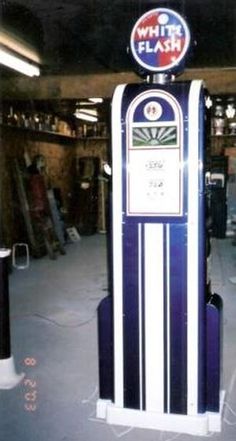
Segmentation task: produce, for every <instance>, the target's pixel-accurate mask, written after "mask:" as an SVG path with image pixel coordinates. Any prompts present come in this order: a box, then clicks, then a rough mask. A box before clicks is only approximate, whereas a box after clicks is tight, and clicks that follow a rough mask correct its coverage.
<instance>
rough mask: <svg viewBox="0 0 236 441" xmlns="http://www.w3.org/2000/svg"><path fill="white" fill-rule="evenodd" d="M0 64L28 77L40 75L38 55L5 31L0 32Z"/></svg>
mask: <svg viewBox="0 0 236 441" xmlns="http://www.w3.org/2000/svg"><path fill="white" fill-rule="evenodd" d="M0 64H3V65H4V66H7V67H9V68H10V69H14V70H16V71H17V72H20V73H23V74H25V75H28V76H30V77H33V76H39V75H40V70H39V67H38V65H39V64H41V59H40V57H39V55H38V53H37V52H36V51H35V50H34V49H33V48H32V47H31V46H30V45H29V44H28V43H26V42H25V41H23V40H21V39H19V38H17V37H15V36H14V35H12V34H11V33H9V32H8V31H7V30H5V29H4V30H2V29H1V30H0Z"/></svg>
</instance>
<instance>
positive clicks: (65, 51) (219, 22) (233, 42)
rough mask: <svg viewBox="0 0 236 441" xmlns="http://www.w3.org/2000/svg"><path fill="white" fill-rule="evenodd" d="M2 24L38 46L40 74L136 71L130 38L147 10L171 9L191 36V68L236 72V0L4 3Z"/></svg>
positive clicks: (23, 0)
mask: <svg viewBox="0 0 236 441" xmlns="http://www.w3.org/2000/svg"><path fill="white" fill-rule="evenodd" d="M0 2H1V7H2V23H3V25H4V27H5V26H6V27H7V28H8V29H11V30H13V31H14V33H15V34H16V35H18V36H20V37H21V38H24V39H25V40H27V41H29V42H30V43H31V44H32V45H33V46H34V47H36V48H37V49H38V50H39V51H40V53H41V55H42V59H43V68H42V74H63V75H64V74H73V73H78V74H86V73H98V72H122V71H127V70H133V69H134V66H133V61H132V59H131V57H130V55H129V54H128V51H127V46H128V44H129V38H130V33H131V30H132V28H133V25H134V23H135V22H136V20H137V19H138V18H139V17H140V16H141V15H142V14H143V13H144V12H145V11H147V10H149V9H152V8H155V7H158V6H164V7H171V8H172V9H175V10H176V11H178V12H180V13H181V15H184V16H185V17H186V20H187V22H188V24H189V26H190V30H191V34H192V45H191V51H190V56H189V58H188V61H187V67H215V66H217V67H235V65H236V33H235V29H236V1H235V0H159V1H154V0H48V1H45V0H0Z"/></svg>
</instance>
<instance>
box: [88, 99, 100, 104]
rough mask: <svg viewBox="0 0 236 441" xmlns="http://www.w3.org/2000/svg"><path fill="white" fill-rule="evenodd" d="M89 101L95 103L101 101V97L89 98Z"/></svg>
mask: <svg viewBox="0 0 236 441" xmlns="http://www.w3.org/2000/svg"><path fill="white" fill-rule="evenodd" d="M89 101H92V103H95V104H98V103H103V98H89Z"/></svg>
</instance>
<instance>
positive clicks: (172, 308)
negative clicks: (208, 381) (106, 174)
mask: <svg viewBox="0 0 236 441" xmlns="http://www.w3.org/2000/svg"><path fill="white" fill-rule="evenodd" d="M201 95H202V92H201V86H200V85H199V82H198V83H196V84H195V83H180V84H173V85H170V86H169V87H167V86H160V85H150V86H147V85H128V86H119V87H118V88H117V89H116V92H115V95H114V99H113V106H112V114H113V127H112V131H113V265H114V268H113V272H114V312H115V313H114V321H115V326H114V329H115V335H114V344H115V352H114V357H115V362H114V365H115V395H114V401H115V404H116V405H117V406H120V407H125V408H131V409H141V410H147V411H151V412H152V411H154V412H158V413H175V414H188V413H190V414H197V413H198V412H199V411H200V412H201V411H204V396H203V395H204V392H203V391H204V378H203V369H204V355H203V356H202V353H201V350H202V345H201V341H200V338H199V336H200V335H203V334H204V332H205V330H204V325H203V323H204V321H203V314H204V307H203V306H204V291H205V263H204V262H205V251H204V231H203V222H204V220H203V219H204V202H203V200H204V195H203V179H202V178H203V177H202V154H203V153H202V145H201V142H202V139H200V138H199V126H200V125H203V117H202V115H201V105H200V107H199V100H201V99H202V96H201ZM192 107H193V108H192ZM199 108H200V110H199ZM194 109H195V110H194ZM201 130H202V127H201ZM193 308H194V310H193ZM190 321H191V322H190ZM190 323H191V326H190ZM190 341H192V342H193V341H194V342H195V344H196V346H195V349H194V351H193V349H192V348H193V346H192V343H190ZM199 381H201V383H202V386H201V387H200V388H199V387H198V384H200V383H199Z"/></svg>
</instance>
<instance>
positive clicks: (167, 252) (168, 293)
mask: <svg viewBox="0 0 236 441" xmlns="http://www.w3.org/2000/svg"><path fill="white" fill-rule="evenodd" d="M164 263H165V264H166V322H167V323H166V329H167V335H166V340H167V342H166V344H167V348H166V351H167V352H166V353H167V366H166V370H167V413H170V390H171V389H170V388H171V384H170V224H167V225H166V262H164Z"/></svg>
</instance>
